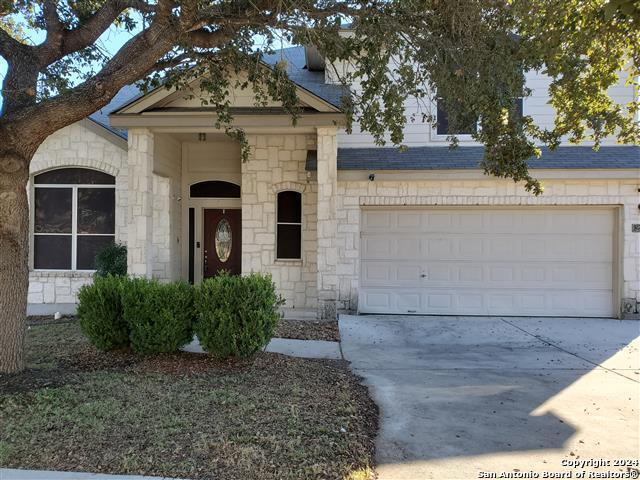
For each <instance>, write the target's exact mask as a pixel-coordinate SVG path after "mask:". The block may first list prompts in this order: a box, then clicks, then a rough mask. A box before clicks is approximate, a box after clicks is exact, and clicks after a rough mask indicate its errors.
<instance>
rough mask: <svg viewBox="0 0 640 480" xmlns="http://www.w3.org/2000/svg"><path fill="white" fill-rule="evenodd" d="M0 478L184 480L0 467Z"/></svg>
mask: <svg viewBox="0 0 640 480" xmlns="http://www.w3.org/2000/svg"><path fill="white" fill-rule="evenodd" d="M0 480H184V479H178V478H169V477H145V476H141V475H107V474H104V473H84V472H53V471H47V470H16V469H11V468H0Z"/></svg>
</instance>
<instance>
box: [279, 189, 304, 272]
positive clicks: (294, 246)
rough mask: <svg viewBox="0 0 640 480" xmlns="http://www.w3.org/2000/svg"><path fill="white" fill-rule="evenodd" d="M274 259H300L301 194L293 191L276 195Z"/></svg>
mask: <svg viewBox="0 0 640 480" xmlns="http://www.w3.org/2000/svg"><path fill="white" fill-rule="evenodd" d="M276 222H277V231H276V258H277V259H280V260H300V259H301V258H302V194H301V193H299V192H295V191H291V190H289V191H284V192H280V193H278V205H277V219H276Z"/></svg>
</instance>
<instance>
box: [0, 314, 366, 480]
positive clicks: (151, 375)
mask: <svg viewBox="0 0 640 480" xmlns="http://www.w3.org/2000/svg"><path fill="white" fill-rule="evenodd" d="M27 363H28V369H27V370H26V371H25V372H23V373H20V374H16V375H4V376H2V375H0V466H2V467H9V468H32V469H51V470H69V471H89V472H101V473H119V474H138V475H140V474H144V475H157V476H171V477H179V478H191V479H221V478H224V479H230V480H235V479H238V480H239V479H242V480H251V479H266V480H269V479H291V480H294V479H300V478H309V479H349V480H365V479H370V478H373V477H374V476H375V474H374V472H373V466H374V463H373V462H374V460H373V459H374V438H375V435H376V431H377V421H378V420H377V419H378V412H377V408H376V406H375V404H374V403H373V402H372V401H371V399H370V398H369V396H368V392H367V389H366V388H365V387H364V386H362V385H361V384H360V379H359V378H357V377H356V376H354V375H353V374H352V373H351V372H350V371H349V369H348V366H347V364H346V363H345V362H343V361H329V360H309V359H299V358H291V357H285V356H281V355H277V354H269V353H261V354H259V355H256V356H254V357H253V358H250V359H244V360H236V361H226V362H220V361H216V360H215V359H213V358H212V357H210V356H208V355H202V354H190V353H180V354H174V355H163V356H150V357H143V356H139V355H136V354H134V353H131V352H127V351H117V352H106V353H105V352H99V351H97V350H95V349H94V348H93V347H92V346H90V345H88V344H87V342H86V340H85V339H84V337H83V336H82V335H81V333H80V331H79V328H78V325H77V323H76V322H74V321H67V322H66V323H57V324H49V323H45V324H44V325H37V326H32V327H31V328H30V329H29V331H28V334H27Z"/></svg>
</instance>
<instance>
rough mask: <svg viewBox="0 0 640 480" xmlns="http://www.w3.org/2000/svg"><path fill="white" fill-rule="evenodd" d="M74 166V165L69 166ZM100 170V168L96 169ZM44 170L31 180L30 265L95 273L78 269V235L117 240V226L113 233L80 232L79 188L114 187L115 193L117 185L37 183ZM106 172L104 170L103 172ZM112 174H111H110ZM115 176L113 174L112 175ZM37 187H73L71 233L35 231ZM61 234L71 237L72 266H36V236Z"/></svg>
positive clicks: (34, 268)
mask: <svg viewBox="0 0 640 480" xmlns="http://www.w3.org/2000/svg"><path fill="white" fill-rule="evenodd" d="M60 168H67V167H60ZM69 168H72V167H69ZM77 168H85V167H77ZM85 170H95V169H92V168H85ZM96 171H100V170H96ZM40 173H44V172H39V173H37V174H35V175H33V176H32V181H31V192H32V194H33V196H32V198H33V202H32V205H33V208H31V209H30V210H31V215H30V223H31V235H30V259H31V260H30V262H29V263H30V265H29V266H30V267H31V270H32V271H34V272H59V273H72V272H84V273H93V272H95V269H93V270H86V269H78V268H76V267H77V264H78V259H77V253H78V236H82V237H113V239H114V241H115V240H116V228H115V225H114V229H113V233H81V234H78V189H79V188H108V189H113V191H114V195H115V193H116V185H115V184H114V185H96V184H85V183H81V184H79V183H72V184H68V183H35V182H34V181H33V178H35V177H36V176H37V175H39V174H40ZM103 173H104V172H103ZM108 175H111V174H108ZM112 176H113V175H112ZM37 188H67V189H71V233H36V231H35V223H36V205H35V196H36V189H37ZM116 212H117V203H116V205H115V206H114V215H115V214H116ZM40 235H42V236H61V237H71V268H68V269H66V268H62V269H61V268H36V266H35V262H36V258H35V238H36V236H40Z"/></svg>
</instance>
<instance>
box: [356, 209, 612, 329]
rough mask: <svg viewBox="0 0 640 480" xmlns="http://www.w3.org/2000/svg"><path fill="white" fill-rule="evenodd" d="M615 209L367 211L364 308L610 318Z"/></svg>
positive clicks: (362, 289)
mask: <svg viewBox="0 0 640 480" xmlns="http://www.w3.org/2000/svg"><path fill="white" fill-rule="evenodd" d="M614 224H615V221H614V210H613V209H610V208H589V209H586V208H561V207H550V208H537V207H531V208H526V207H520V208H504V209H502V208H494V209H491V208H475V207H467V208H448V207H433V208H409V207H404V208H399V209H384V208H378V209H376V208H369V209H364V210H363V211H362V224H361V229H362V234H361V236H362V240H361V271H360V289H359V310H360V311H361V312H363V313H416V314H443V315H532V316H591V317H599V316H605V317H608V316H611V315H612V314H613V313H614V308H613V277H614V274H613V252H614V242H613V240H614Z"/></svg>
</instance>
